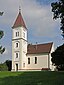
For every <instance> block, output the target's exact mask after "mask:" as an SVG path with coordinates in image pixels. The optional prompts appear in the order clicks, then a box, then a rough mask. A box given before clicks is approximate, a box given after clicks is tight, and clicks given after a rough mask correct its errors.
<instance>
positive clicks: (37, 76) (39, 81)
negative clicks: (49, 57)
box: [0, 71, 64, 85]
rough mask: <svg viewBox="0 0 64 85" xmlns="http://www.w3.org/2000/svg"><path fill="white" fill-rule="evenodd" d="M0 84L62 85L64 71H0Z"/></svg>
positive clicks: (63, 83)
mask: <svg viewBox="0 0 64 85" xmlns="http://www.w3.org/2000/svg"><path fill="white" fill-rule="evenodd" d="M0 85H64V72H48V71H39V72H38V71H37V72H0Z"/></svg>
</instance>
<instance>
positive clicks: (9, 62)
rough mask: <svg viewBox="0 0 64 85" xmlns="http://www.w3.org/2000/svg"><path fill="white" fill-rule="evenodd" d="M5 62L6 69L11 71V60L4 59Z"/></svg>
mask: <svg viewBox="0 0 64 85" xmlns="http://www.w3.org/2000/svg"><path fill="white" fill-rule="evenodd" d="M5 63H6V65H7V67H8V71H11V69H12V61H11V60H6V61H5Z"/></svg>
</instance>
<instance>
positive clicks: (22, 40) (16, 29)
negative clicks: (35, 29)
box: [12, 9, 54, 71]
mask: <svg viewBox="0 0 64 85" xmlns="http://www.w3.org/2000/svg"><path fill="white" fill-rule="evenodd" d="M27 43H28V41H27V28H26V25H25V22H24V20H23V17H22V15H21V10H20V9H19V14H18V16H17V18H16V21H15V23H14V25H13V27H12V71H32V70H34V71H38V70H52V71H54V66H53V65H52V62H51V53H52V52H53V51H54V44H53V42H51V43H45V44H37V43H36V44H35V45H32V44H27Z"/></svg>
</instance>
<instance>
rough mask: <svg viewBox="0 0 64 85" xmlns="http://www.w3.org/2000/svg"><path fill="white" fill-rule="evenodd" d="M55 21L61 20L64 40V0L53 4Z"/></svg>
mask: <svg viewBox="0 0 64 85" xmlns="http://www.w3.org/2000/svg"><path fill="white" fill-rule="evenodd" d="M51 7H52V12H53V19H55V20H56V19H57V18H60V25H61V27H60V29H61V30H62V36H63V38H64V0H58V1H57V2H54V3H51Z"/></svg>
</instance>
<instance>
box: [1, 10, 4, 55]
mask: <svg viewBox="0 0 64 85" xmlns="http://www.w3.org/2000/svg"><path fill="white" fill-rule="evenodd" d="M3 13H4V12H0V16H2V15H3ZM3 36H4V32H3V31H1V30H0V39H1V38H2V37H3ZM4 51H5V48H3V47H2V46H0V53H1V54H2V53H3V52H4Z"/></svg>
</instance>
